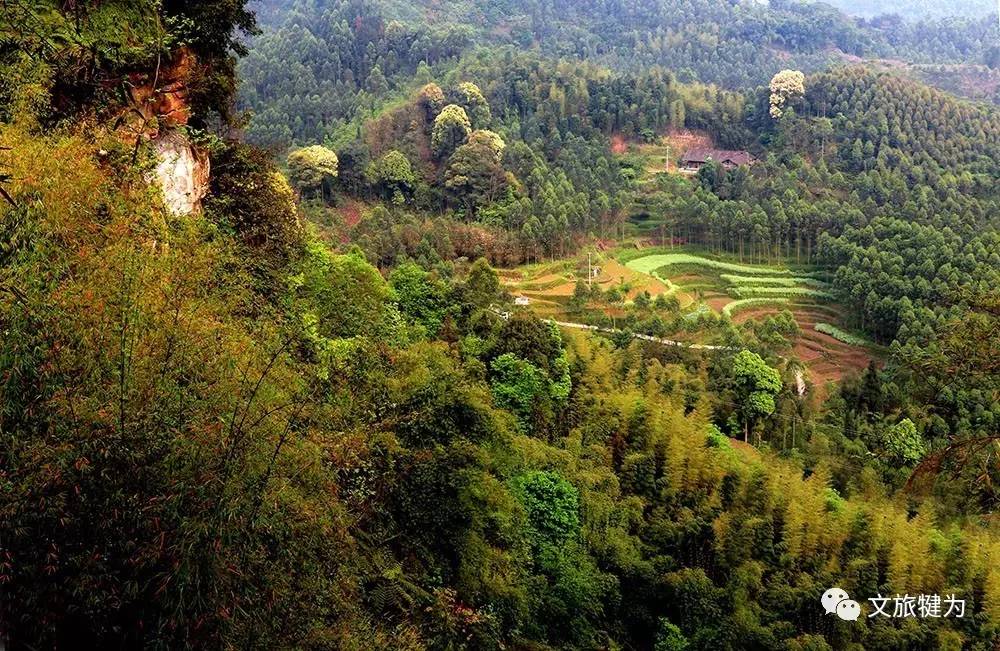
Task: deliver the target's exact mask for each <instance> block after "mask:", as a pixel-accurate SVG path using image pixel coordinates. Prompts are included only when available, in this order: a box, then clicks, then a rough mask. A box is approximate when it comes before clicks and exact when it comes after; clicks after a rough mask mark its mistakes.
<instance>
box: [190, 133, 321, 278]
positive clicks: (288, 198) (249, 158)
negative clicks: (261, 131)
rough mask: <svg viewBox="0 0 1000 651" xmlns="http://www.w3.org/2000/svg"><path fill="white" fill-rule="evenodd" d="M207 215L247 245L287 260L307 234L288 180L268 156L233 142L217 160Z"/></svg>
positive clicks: (253, 148)
mask: <svg viewBox="0 0 1000 651" xmlns="http://www.w3.org/2000/svg"><path fill="white" fill-rule="evenodd" d="M213 164H214V165H215V170H216V171H215V173H214V174H213V175H212V179H211V194H210V195H209V197H208V199H207V201H206V211H207V212H208V213H209V215H211V216H212V217H213V218H214V219H215V220H216V221H218V222H219V223H220V224H222V225H223V226H224V227H226V228H228V229H230V230H232V231H233V232H234V233H235V234H236V235H237V236H238V237H239V238H240V239H241V240H242V241H243V242H245V243H246V244H247V245H248V246H250V247H253V248H255V249H258V250H261V251H263V252H265V253H267V254H269V255H271V256H274V257H278V258H279V259H282V260H283V259H285V258H287V257H288V256H290V255H291V253H292V252H293V251H294V250H296V249H297V248H299V247H300V246H301V242H302V238H303V232H302V226H301V224H300V222H299V218H298V210H297V208H296V205H295V196H294V193H293V192H292V189H291V187H289V185H288V181H286V180H285V177H284V176H283V175H282V174H281V173H280V172H279V171H278V170H277V168H276V167H275V165H274V163H273V162H272V161H271V158H270V156H268V155H267V153H265V152H264V151H262V150H260V149H257V148H255V147H251V146H248V145H243V144H239V143H229V144H227V146H226V147H225V148H224V149H223V150H222V151H221V152H219V153H217V154H216V156H215V159H214V160H213Z"/></svg>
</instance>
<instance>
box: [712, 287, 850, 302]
mask: <svg viewBox="0 0 1000 651" xmlns="http://www.w3.org/2000/svg"><path fill="white" fill-rule="evenodd" d="M726 291H727V292H729V293H730V294H732V295H733V296H735V297H736V298H739V299H745V298H755V297H763V298H770V297H774V298H822V299H833V298H834V296H833V294H831V293H830V292H825V291H822V290H819V289H811V288H809V287H729V288H727V289H726Z"/></svg>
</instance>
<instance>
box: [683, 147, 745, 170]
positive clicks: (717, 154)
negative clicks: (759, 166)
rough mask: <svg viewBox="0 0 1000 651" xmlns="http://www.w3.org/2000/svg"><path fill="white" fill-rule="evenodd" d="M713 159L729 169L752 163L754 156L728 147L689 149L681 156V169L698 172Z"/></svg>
mask: <svg viewBox="0 0 1000 651" xmlns="http://www.w3.org/2000/svg"><path fill="white" fill-rule="evenodd" d="M710 160H713V161H715V162H717V163H719V164H720V165H722V166H723V167H724V168H726V169H727V170H730V169H733V168H734V167H739V166H740V165H752V164H753V162H754V159H753V156H751V155H750V152H746V151H732V150H728V149H689V150H688V151H686V152H685V153H684V156H682V157H681V169H683V170H684V171H686V172H697V171H698V170H700V169H701V168H702V166H704V165H705V164H706V163H707V162H708V161H710Z"/></svg>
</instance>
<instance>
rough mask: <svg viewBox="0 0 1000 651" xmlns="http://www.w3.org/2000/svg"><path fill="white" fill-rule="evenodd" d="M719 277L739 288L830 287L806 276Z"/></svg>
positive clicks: (727, 275)
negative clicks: (769, 286)
mask: <svg viewBox="0 0 1000 651" xmlns="http://www.w3.org/2000/svg"><path fill="white" fill-rule="evenodd" d="M719 277H720V278H722V279H723V280H725V281H726V282H728V283H729V284H731V285H736V286H739V287H766V286H768V285H771V286H775V287H796V286H798V285H808V286H810V287H819V288H823V287H829V283H825V282H823V281H822V280H817V279H815V278H807V277H805V276H802V277H799V276H796V277H794V278H789V277H787V276H785V277H781V278H774V277H769V276H735V275H733V274H720V275H719Z"/></svg>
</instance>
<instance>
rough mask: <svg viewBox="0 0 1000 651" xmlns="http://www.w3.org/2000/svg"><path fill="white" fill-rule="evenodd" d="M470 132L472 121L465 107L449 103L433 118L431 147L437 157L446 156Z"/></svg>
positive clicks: (456, 147) (464, 139)
mask: <svg viewBox="0 0 1000 651" xmlns="http://www.w3.org/2000/svg"><path fill="white" fill-rule="evenodd" d="M470 133H472V123H471V122H469V116H468V115H466V113H465V109H463V108H462V107H461V106H457V105H455V104H449V105H448V106H445V107H444V108H443V109H441V113H439V114H438V116H437V117H436V118H434V127H433V128H432V130H431V148H432V149H433V151H434V155H435V156H437V157H438V158H447V157H448V156H450V155H451V154H452V152H454V151H455V150H456V149H458V147H459V145H461V144H462V143H464V142H465V141H466V139H467V138H468V137H469V134H470Z"/></svg>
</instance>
